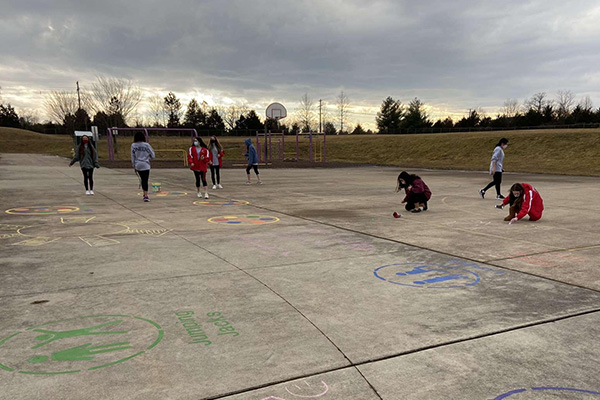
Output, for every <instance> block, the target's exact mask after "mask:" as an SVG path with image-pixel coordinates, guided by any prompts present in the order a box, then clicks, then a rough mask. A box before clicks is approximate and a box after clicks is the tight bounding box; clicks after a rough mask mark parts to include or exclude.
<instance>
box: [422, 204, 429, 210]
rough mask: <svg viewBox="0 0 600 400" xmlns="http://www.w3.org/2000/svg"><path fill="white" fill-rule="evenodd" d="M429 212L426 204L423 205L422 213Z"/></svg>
mask: <svg viewBox="0 0 600 400" xmlns="http://www.w3.org/2000/svg"><path fill="white" fill-rule="evenodd" d="M427 210H429V207H427V203H425V204H423V211H427Z"/></svg>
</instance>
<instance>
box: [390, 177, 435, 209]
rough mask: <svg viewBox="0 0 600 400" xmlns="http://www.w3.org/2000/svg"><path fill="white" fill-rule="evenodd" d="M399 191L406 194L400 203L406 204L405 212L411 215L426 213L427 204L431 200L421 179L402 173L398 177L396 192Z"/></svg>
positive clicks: (427, 188)
mask: <svg viewBox="0 0 600 400" xmlns="http://www.w3.org/2000/svg"><path fill="white" fill-rule="evenodd" d="M401 189H404V191H405V193H406V196H405V197H404V200H402V203H406V206H405V208H406V211H411V212H413V213H418V212H421V211H427V209H428V207H427V202H428V201H429V199H431V190H429V187H428V186H427V184H425V182H423V180H422V179H421V177H419V176H417V175H414V174H409V173H408V172H406V171H402V172H401V173H400V175H398V184H397V186H396V191H397V192H399V191H400V190H401Z"/></svg>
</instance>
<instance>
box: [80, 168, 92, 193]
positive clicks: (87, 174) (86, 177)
mask: <svg viewBox="0 0 600 400" xmlns="http://www.w3.org/2000/svg"><path fill="white" fill-rule="evenodd" d="M81 172H83V185H84V186H85V190H88V182H89V190H94V168H81Z"/></svg>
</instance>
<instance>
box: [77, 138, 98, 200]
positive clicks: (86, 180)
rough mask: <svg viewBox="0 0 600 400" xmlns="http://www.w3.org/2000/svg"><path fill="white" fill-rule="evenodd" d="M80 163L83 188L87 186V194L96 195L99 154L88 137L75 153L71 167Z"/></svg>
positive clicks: (83, 139)
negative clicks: (95, 184) (95, 186)
mask: <svg viewBox="0 0 600 400" xmlns="http://www.w3.org/2000/svg"><path fill="white" fill-rule="evenodd" d="M77 161H79V166H80V167H81V172H83V186H85V194H86V195H93V194H94V177H93V176H94V168H100V165H98V152H97V151H96V149H95V148H94V145H93V144H92V143H91V142H90V138H89V137H88V136H87V135H83V136H82V137H81V143H80V144H79V147H78V148H77V151H75V156H74V157H73V159H72V160H71V163H70V164H69V167H70V166H72V165H73V164H75V163H76V162H77Z"/></svg>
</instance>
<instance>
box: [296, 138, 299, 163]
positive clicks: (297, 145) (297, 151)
mask: <svg viewBox="0 0 600 400" xmlns="http://www.w3.org/2000/svg"><path fill="white" fill-rule="evenodd" d="M299 153H300V145H299V144H298V131H296V162H298V154H299Z"/></svg>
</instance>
